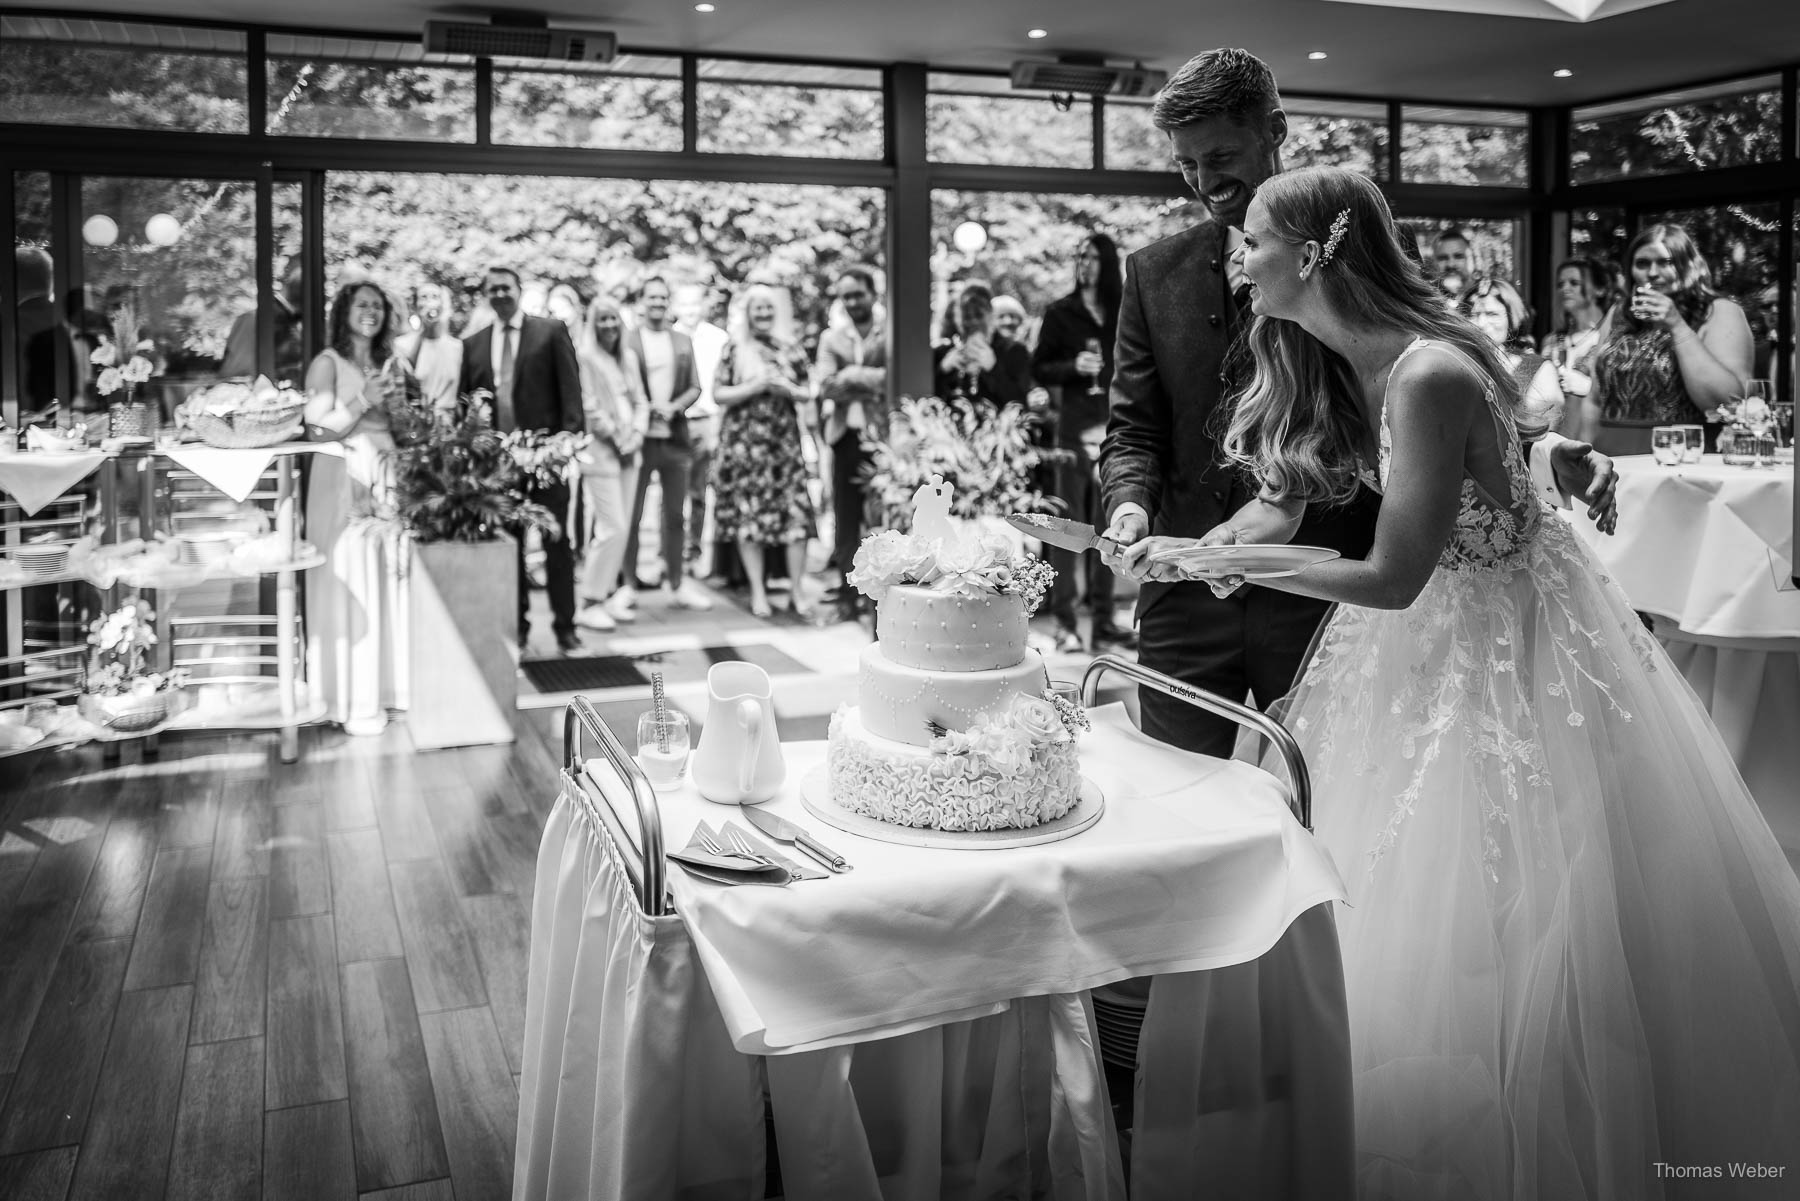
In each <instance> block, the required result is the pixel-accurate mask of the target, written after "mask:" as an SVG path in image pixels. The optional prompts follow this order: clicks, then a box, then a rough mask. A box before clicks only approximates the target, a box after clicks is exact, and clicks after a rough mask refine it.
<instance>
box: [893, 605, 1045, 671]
mask: <svg viewBox="0 0 1800 1201" xmlns="http://www.w3.org/2000/svg"><path fill="white" fill-rule="evenodd" d="M1025 632H1026V618H1025V602H1024V601H1023V600H1021V599H1020V598H1019V597H1016V596H1009V595H1005V594H1002V595H998V596H995V595H988V596H984V597H981V598H975V597H966V596H957V595H954V594H952V593H946V592H933V591H932V590H931V589H929V588H921V587H919V586H918V585H916V584H896V585H894V586H893V587H892V588H889V589H888V591H887V595H886V596H884V597H882V598H881V604H880V607H879V609H878V610H877V613H876V617H875V636H876V637H877V638H878V639H880V643H881V647H882V650H883V653H885V654H886V655H887V657H888V659H889V660H890V661H891V662H893V663H897V664H899V665H901V666H903V667H917V668H923V669H925V670H928V671H955V672H962V671H985V670H987V669H989V668H995V667H1010V666H1012V665H1013V664H1015V663H1017V662H1019V660H1020V659H1021V658H1022V657H1023V656H1024V654H1025Z"/></svg>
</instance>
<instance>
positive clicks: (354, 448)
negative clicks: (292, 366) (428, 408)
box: [304, 280, 410, 736]
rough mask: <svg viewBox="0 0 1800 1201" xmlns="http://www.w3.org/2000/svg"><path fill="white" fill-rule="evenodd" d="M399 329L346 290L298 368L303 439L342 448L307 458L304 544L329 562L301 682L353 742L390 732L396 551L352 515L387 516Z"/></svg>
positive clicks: (399, 385)
mask: <svg viewBox="0 0 1800 1201" xmlns="http://www.w3.org/2000/svg"><path fill="white" fill-rule="evenodd" d="M400 327H401V326H400V317H399V313H398V310H397V307H396V306H395V305H394V303H393V302H392V301H391V300H390V299H389V297H388V294H387V293H386V292H385V291H384V290H383V289H382V288H380V287H379V286H377V285H376V284H374V283H373V282H370V281H368V280H363V281H361V282H355V283H349V284H345V285H344V286H343V287H341V288H339V289H338V293H337V295H336V297H334V298H333V300H332V303H331V316H330V321H329V327H328V333H329V336H330V343H329V345H328V346H327V347H326V349H325V350H323V351H321V352H320V353H319V356H318V357H317V358H315V359H314V360H313V361H312V363H311V365H310V366H308V367H307V369H306V408H305V412H304V420H305V422H306V427H307V432H308V436H309V437H311V438H312V439H313V440H315V441H330V442H337V443H338V444H339V448H338V450H339V453H338V454H337V455H328V454H317V455H310V456H308V458H309V459H311V466H310V469H309V470H310V475H309V477H308V482H307V490H306V538H307V541H309V542H311V543H312V544H313V545H314V546H315V547H317V548H318V549H319V552H320V553H321V554H323V555H324V556H325V561H326V566H325V568H324V569H323V570H320V571H312V572H308V573H307V576H306V644H307V663H308V668H307V682H308V684H309V685H310V686H311V687H312V689H313V691H314V693H315V695H317V696H318V697H319V698H320V699H321V700H323V701H324V702H325V705H326V714H327V718H328V720H330V721H334V722H337V723H338V724H339V725H341V726H343V727H344V731H345V732H346V733H348V734H353V735H359V736H361V735H375V734H379V733H381V731H382V730H383V729H384V728H385V727H386V726H387V711H388V709H389V708H391V707H393V704H394V701H395V699H396V692H395V688H396V683H397V671H396V665H397V655H398V653H399V652H400V650H401V648H400V647H399V646H398V645H396V641H395V638H396V635H395V631H394V630H393V629H392V628H391V627H390V626H389V624H388V622H389V620H390V619H391V617H392V615H393V614H394V613H395V612H396V611H397V603H398V595H397V592H396V590H395V587H394V584H395V580H396V579H397V574H396V573H397V572H398V569H399V562H400V560H399V558H398V546H397V544H396V542H395V537H394V534H393V533H392V532H391V529H390V527H387V526H385V525H383V524H379V523H371V522H368V521H364V520H359V519H361V518H367V517H371V516H381V515H384V514H390V515H391V506H392V502H393V496H392V489H393V479H392V469H391V467H390V465H389V462H388V454H389V452H391V451H392V450H393V449H394V439H393V436H392V435H391V434H390V433H389V432H388V418H389V412H390V406H392V405H394V404H399V403H403V402H404V399H405V395H406V382H407V378H408V376H409V375H410V368H409V367H408V366H407V364H406V360H405V359H404V358H402V357H401V356H400V355H398V354H397V353H396V352H395V349H394V335H395V333H396V331H397V330H398V329H399V328H400Z"/></svg>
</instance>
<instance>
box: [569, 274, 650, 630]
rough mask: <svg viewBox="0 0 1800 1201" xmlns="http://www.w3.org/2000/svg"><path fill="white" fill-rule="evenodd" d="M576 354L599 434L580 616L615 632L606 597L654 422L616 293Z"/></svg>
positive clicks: (597, 310) (592, 313)
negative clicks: (640, 453)
mask: <svg viewBox="0 0 1800 1201" xmlns="http://www.w3.org/2000/svg"><path fill="white" fill-rule="evenodd" d="M575 357H576V360H577V362H578V363H579V364H580V366H581V383H582V388H581V395H582V403H583V404H584V405H585V406H586V409H587V432H588V434H589V435H591V437H592V439H593V440H592V442H591V443H590V444H589V445H588V448H587V449H586V450H585V451H583V452H582V453H581V456H580V458H579V460H578V463H579V466H580V470H581V492H582V499H583V502H584V503H583V505H582V511H583V513H584V514H585V515H586V522H585V528H584V529H583V531H582V537H581V545H582V546H583V547H585V548H586V550H585V552H584V561H583V563H582V569H581V581H580V585H581V595H582V597H583V598H584V599H585V600H586V601H587V603H586V605H585V606H584V607H583V608H582V610H581V613H580V614H579V615H578V616H577V617H576V618H575V621H576V624H578V625H581V626H584V627H586V628H587V629H590V630H601V631H609V630H614V629H617V628H618V627H617V623H616V619H615V618H614V617H613V616H612V614H611V613H609V612H608V611H607V608H606V605H605V603H604V602H605V601H606V600H607V599H608V598H610V597H611V596H612V594H613V593H614V592H615V591H616V590H617V589H618V586H619V569H620V568H621V567H623V566H624V563H625V542H626V539H627V537H628V535H629V533H630V531H629V530H627V529H626V523H627V522H629V521H630V520H631V504H632V500H633V498H634V497H635V496H636V495H637V474H638V449H639V447H641V446H642V445H643V442H644V431H645V430H646V429H648V428H649V426H650V398H649V397H648V396H647V395H645V393H644V379H643V371H642V368H641V367H640V365H639V364H638V360H637V355H636V354H635V353H633V351H632V349H631V347H629V346H627V345H626V344H625V324H624V322H623V321H622V320H621V318H620V316H619V306H618V305H617V304H615V303H614V302H613V300H612V298H611V297H610V296H601V297H599V298H598V299H596V300H595V301H594V302H593V303H592V304H590V305H589V306H588V311H587V320H586V322H585V323H584V325H583V328H582V332H581V337H580V338H579V339H578V342H577V345H576V348H575Z"/></svg>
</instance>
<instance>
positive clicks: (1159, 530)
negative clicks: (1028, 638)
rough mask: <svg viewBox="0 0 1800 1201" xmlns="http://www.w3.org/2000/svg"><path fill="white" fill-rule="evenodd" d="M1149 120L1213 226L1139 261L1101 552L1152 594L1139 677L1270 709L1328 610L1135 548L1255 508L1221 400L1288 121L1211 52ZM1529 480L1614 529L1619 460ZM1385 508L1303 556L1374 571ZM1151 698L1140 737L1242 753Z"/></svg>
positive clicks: (1540, 461) (1324, 524) (1241, 369)
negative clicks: (1248, 233)
mask: <svg viewBox="0 0 1800 1201" xmlns="http://www.w3.org/2000/svg"><path fill="white" fill-rule="evenodd" d="M1151 119H1152V120H1153V121H1154V122H1155V124H1156V127H1157V128H1158V129H1160V130H1162V131H1164V132H1165V133H1167V134H1168V136H1169V146H1170V150H1171V152H1172V153H1173V156H1174V159H1175V162H1176V165H1177V166H1178V167H1179V168H1180V169H1181V175H1182V179H1183V180H1185V181H1186V183H1187V185H1188V186H1189V187H1190V188H1192V189H1193V190H1194V194H1195V195H1196V196H1198V197H1199V199H1200V203H1201V204H1202V205H1204V206H1205V208H1206V210H1207V213H1208V216H1209V218H1210V219H1209V220H1207V221H1203V222H1201V223H1200V224H1199V225H1196V226H1194V227H1193V228H1191V229H1187V230H1184V231H1182V232H1181V233H1178V234H1174V235H1172V236H1170V237H1167V238H1164V239H1163V240H1162V241H1160V242H1156V243H1154V244H1152V245H1150V246H1147V247H1145V248H1144V249H1142V250H1139V251H1138V252H1137V253H1135V254H1133V255H1132V256H1131V257H1130V259H1129V260H1128V261H1127V265H1126V271H1125V280H1126V283H1125V292H1124V296H1123V297H1122V299H1121V304H1120V311H1119V333H1118V342H1117V348H1116V351H1115V356H1114V363H1115V367H1114V374H1113V381H1112V413H1111V417H1110V420H1109V422H1108V424H1107V431H1106V441H1105V443H1104V444H1103V446H1102V447H1101V451H1100V480H1101V489H1102V498H1103V501H1104V504H1105V511H1106V513H1107V514H1108V520H1109V521H1110V522H1111V524H1110V525H1109V526H1108V528H1107V530H1106V537H1107V538H1108V539H1110V540H1111V541H1112V542H1113V543H1115V544H1117V546H1118V547H1122V548H1124V549H1122V550H1119V549H1114V550H1108V551H1107V552H1106V559H1107V562H1108V563H1109V564H1110V565H1112V566H1114V567H1116V568H1118V569H1119V570H1121V571H1123V572H1125V573H1126V574H1127V575H1130V576H1132V577H1133V578H1135V579H1138V580H1140V581H1142V588H1141V590H1140V592H1139V596H1138V608H1137V618H1138V638H1139V659H1140V661H1141V662H1142V663H1143V664H1144V666H1146V667H1150V668H1154V669H1155V670H1157V671H1161V672H1164V673H1166V674H1168V675H1172V676H1175V677H1176V678H1177V679H1181V680H1185V681H1186V682H1188V683H1190V684H1195V685H1198V686H1199V687H1201V688H1205V689H1207V690H1208V691H1210V692H1215V693H1218V694H1219V695H1221V696H1224V697H1228V698H1229V699H1231V700H1235V701H1241V700H1243V699H1244V697H1245V695H1246V694H1251V695H1253V696H1254V697H1255V699H1256V703H1257V704H1258V705H1260V706H1262V707H1263V708H1267V707H1268V706H1269V705H1270V704H1272V703H1273V702H1274V701H1276V700H1277V699H1279V698H1280V697H1282V696H1285V695H1286V694H1287V693H1288V691H1289V690H1290V689H1292V687H1293V685H1294V679H1295V677H1296V676H1297V675H1298V674H1299V672H1300V669H1301V668H1302V667H1303V666H1304V661H1305V658H1306V653H1307V651H1308V650H1309V649H1310V647H1311V645H1312V640H1313V635H1314V634H1315V633H1316V632H1317V630H1318V628H1319V625H1320V623H1321V622H1322V621H1323V620H1324V618H1325V615H1326V613H1327V612H1328V611H1329V609H1330V607H1331V606H1330V605H1329V604H1327V603H1326V602H1324V601H1318V600H1313V599H1310V598H1307V597H1299V596H1293V595H1290V594H1288V593H1285V592H1277V591H1274V590H1272V589H1267V588H1245V589H1240V590H1239V591H1238V592H1236V593H1234V594H1232V595H1231V596H1228V597H1225V598H1222V599H1221V598H1219V597H1216V596H1214V595H1213V592H1212V589H1211V588H1210V587H1209V586H1208V585H1206V584H1204V583H1191V582H1178V577H1179V573H1178V572H1175V571H1173V570H1172V569H1169V568H1164V567H1159V566H1156V565H1154V564H1151V563H1149V562H1148V561H1147V560H1146V559H1145V558H1144V555H1145V553H1146V548H1142V547H1139V546H1137V545H1136V544H1138V543H1140V542H1142V540H1143V539H1144V538H1145V537H1147V536H1148V535H1150V534H1152V533H1155V534H1165V535H1172V536H1176V537H1185V538H1199V537H1201V536H1202V535H1204V534H1206V533H1207V532H1208V531H1210V530H1212V529H1213V528H1214V527H1215V526H1217V525H1219V524H1220V523H1222V522H1223V521H1225V519H1226V518H1228V517H1230V516H1231V515H1232V514H1233V513H1235V512H1236V511H1237V510H1238V509H1239V508H1241V507H1242V506H1243V505H1244V504H1246V503H1248V502H1249V500H1250V499H1251V496H1252V494H1251V492H1250V490H1249V489H1248V488H1247V487H1246V485H1245V482H1244V481H1243V480H1242V479H1241V478H1240V477H1239V475H1238V473H1237V472H1236V471H1235V470H1234V469H1232V468H1230V467H1227V466H1226V465H1225V462H1224V456H1223V455H1222V454H1221V453H1220V448H1219V437H1220V435H1221V434H1222V432H1223V430H1224V424H1225V417H1226V416H1227V414H1226V413H1225V412H1224V399H1225V397H1226V396H1228V395H1229V393H1230V391H1231V386H1232V385H1233V384H1234V383H1241V382H1243V379H1244V376H1245V374H1246V373H1247V371H1248V366H1247V363H1246V362H1245V361H1244V360H1245V359H1246V358H1247V353H1244V352H1234V347H1235V344H1236V342H1237V340H1238V338H1239V336H1240V335H1241V334H1242V332H1243V331H1244V329H1245V328H1247V327H1248V325H1249V323H1250V319H1251V318H1250V304H1249V300H1248V285H1247V284H1244V283H1243V282H1242V280H1241V279H1239V278H1238V276H1239V272H1240V259H1238V258H1234V257H1233V252H1234V251H1236V250H1237V248H1238V246H1239V245H1240V244H1241V243H1242V242H1243V236H1244V235H1243V232H1242V231H1243V225H1244V214H1245V212H1246V211H1247V210H1248V209H1249V207H1250V198H1251V197H1252V196H1254V195H1255V193H1256V189H1257V188H1258V187H1259V186H1261V185H1262V183H1263V181H1264V180H1266V179H1268V178H1269V177H1270V176H1271V175H1275V174H1277V173H1278V172H1280V170H1281V143H1282V141H1283V140H1284V139H1285V138H1286V137H1287V114H1286V113H1284V112H1283V111H1282V109H1281V97H1280V95H1279V93H1278V92H1277V91H1276V87H1275V77H1274V75H1272V74H1271V73H1270V71H1269V68H1268V67H1267V66H1265V65H1264V64H1263V63H1262V61H1261V60H1260V59H1258V58H1257V57H1256V56H1255V55H1253V54H1250V53H1249V52H1247V51H1244V50H1209V51H1207V52H1206V53H1204V54H1201V55H1199V56H1197V57H1195V58H1193V59H1190V60H1189V61H1188V63H1187V65H1185V66H1184V67H1182V68H1181V70H1179V71H1178V72H1176V74H1175V76H1174V78H1172V79H1171V80H1170V81H1169V83H1168V85H1167V86H1166V87H1164V88H1163V90H1162V91H1161V92H1160V93H1159V94H1158V95H1157V98H1156V106H1155V108H1154V109H1153V110H1152V115H1151ZM1553 444H1555V445H1554V446H1553ZM1531 464H1532V478H1533V480H1534V482H1535V483H1537V485H1538V487H1539V488H1540V489H1542V490H1544V492H1545V493H1546V494H1548V495H1549V496H1551V497H1552V498H1553V499H1555V500H1557V501H1558V502H1559V503H1561V502H1562V497H1563V494H1564V493H1581V494H1583V495H1585V496H1586V497H1587V499H1588V501H1589V504H1590V509H1589V511H1590V513H1591V514H1593V515H1594V516H1595V517H1596V519H1598V520H1600V521H1601V522H1602V525H1603V527H1604V526H1607V525H1609V524H1610V522H1611V520H1612V505H1613V498H1612V492H1613V485H1614V479H1613V469H1612V461H1611V460H1610V459H1608V458H1606V457H1605V456H1604V455H1599V454H1592V453H1590V448H1589V447H1587V446H1585V445H1583V444H1580V443H1573V442H1569V441H1567V440H1566V439H1561V438H1557V437H1556V436H1555V435H1546V436H1545V438H1544V439H1543V441H1541V442H1539V443H1538V444H1536V445H1534V446H1533V447H1532V454H1531ZM1552 464H1553V465H1554V478H1552V471H1551V465H1552ZM1379 505H1380V497H1378V496H1377V495H1375V494H1374V493H1373V492H1371V491H1369V490H1367V489H1364V490H1363V491H1362V492H1361V493H1359V494H1358V495H1357V497H1356V498H1355V499H1354V500H1352V501H1351V502H1350V503H1349V504H1347V505H1345V506H1342V507H1340V508H1335V509H1326V508H1322V507H1318V506H1314V507H1311V508H1309V509H1308V511H1307V515H1306V520H1305V521H1304V522H1303V523H1302V524H1301V526H1300V529H1299V531H1298V532H1297V533H1296V534H1295V536H1294V542H1295V543H1296V544H1298V545H1303V546H1324V547H1329V548H1331V549H1333V550H1336V551H1339V552H1341V553H1342V554H1343V555H1345V556H1346V557H1348V558H1357V559H1360V558H1364V557H1366V556H1367V554H1368V551H1369V547H1370V545H1371V544H1372V543H1373V541H1374V535H1375V516H1376V513H1377V511H1378V509H1379ZM1139 693H1140V695H1139V702H1140V708H1141V712H1142V724H1143V729H1144V732H1145V733H1146V734H1150V735H1152V736H1153V737H1155V738H1158V739H1160V740H1161V741H1163V742H1168V743H1172V744H1174V745H1175V746H1179V747H1182V748H1185V749H1187V750H1192V751H1200V752H1203V753H1205V754H1209V755H1217V756H1219V757H1221V758H1225V757H1229V756H1230V755H1231V752H1232V747H1233V744H1234V742H1235V740H1236V734H1237V727H1236V726H1235V725H1234V724H1233V723H1232V722H1231V721H1230V720H1229V719H1227V718H1224V717H1218V716H1215V715H1213V714H1211V713H1206V712H1203V711H1202V710H1200V709H1197V708H1195V707H1194V706H1193V705H1190V704H1187V703H1186V702H1184V701H1180V700H1177V699H1175V698H1173V697H1170V696H1166V695H1164V694H1163V693H1161V692H1156V691H1154V690H1152V689H1148V688H1145V689H1140V690H1139Z"/></svg>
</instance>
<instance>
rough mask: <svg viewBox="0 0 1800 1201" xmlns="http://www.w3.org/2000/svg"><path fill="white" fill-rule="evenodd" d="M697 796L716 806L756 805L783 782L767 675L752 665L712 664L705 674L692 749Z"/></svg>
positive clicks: (783, 764)
mask: <svg viewBox="0 0 1800 1201" xmlns="http://www.w3.org/2000/svg"><path fill="white" fill-rule="evenodd" d="M692 767H693V772H694V783H695V785H696V786H698V787H699V789H700V795H701V796H703V797H705V798H706V799H707V800H709V801H717V802H718V803H719V804H721V805H759V804H761V803H762V802H764V801H766V800H768V799H769V798H770V797H772V796H774V795H775V790H776V789H778V788H780V787H781V782H782V781H783V780H784V779H786V778H787V763H786V762H785V761H784V760H783V759H782V757H781V739H780V737H779V736H778V735H777V733H776V730H775V706H774V702H773V700H772V697H771V688H770V685H769V673H768V672H766V671H764V670H763V669H762V668H760V667H758V666H757V665H756V664H754V663H744V662H732V663H715V664H713V666H712V670H710V671H708V672H707V673H706V724H705V725H704V726H702V727H701V730H700V745H699V746H698V747H697V748H696V749H695V751H694V761H693V765H692Z"/></svg>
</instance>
